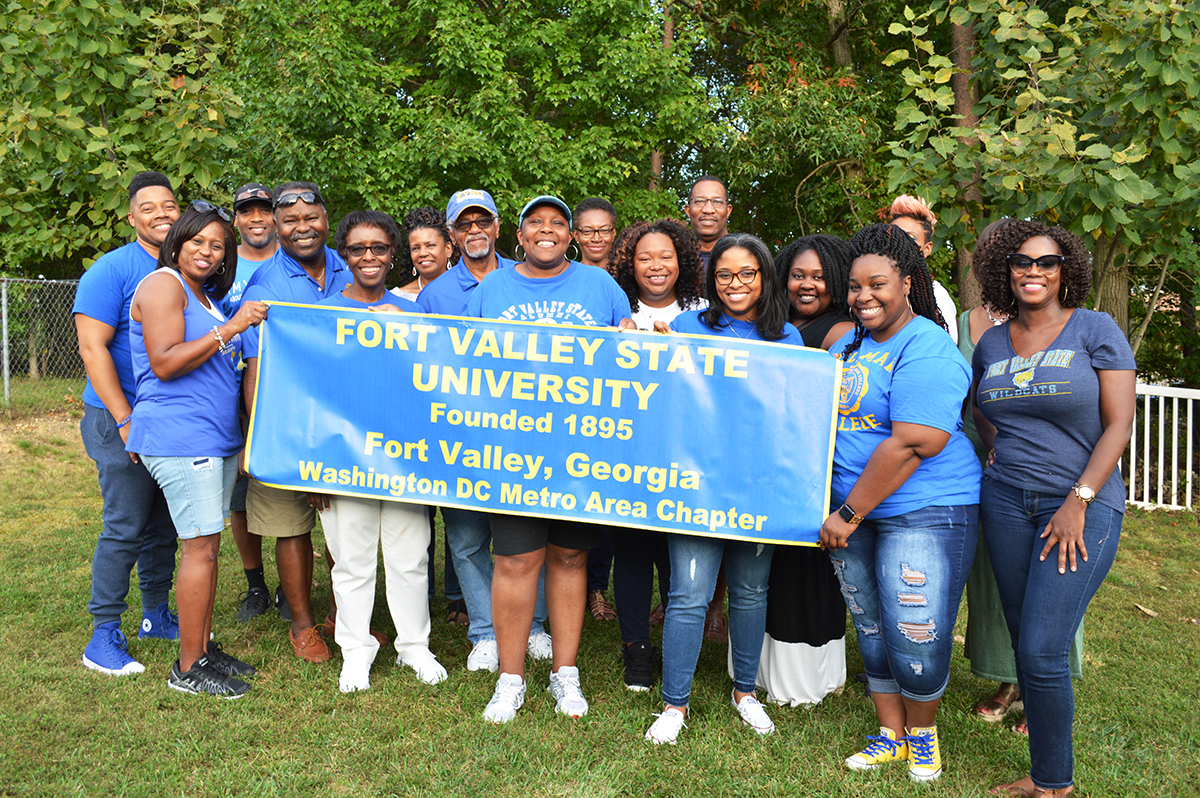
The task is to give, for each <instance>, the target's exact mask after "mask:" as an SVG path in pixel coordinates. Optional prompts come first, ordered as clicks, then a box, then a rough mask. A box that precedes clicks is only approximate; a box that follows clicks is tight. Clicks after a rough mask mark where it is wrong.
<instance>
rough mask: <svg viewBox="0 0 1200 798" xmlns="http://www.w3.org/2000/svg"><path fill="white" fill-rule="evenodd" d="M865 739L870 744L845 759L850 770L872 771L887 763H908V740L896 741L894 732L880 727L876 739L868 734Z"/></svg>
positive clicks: (903, 738) (902, 738)
mask: <svg viewBox="0 0 1200 798" xmlns="http://www.w3.org/2000/svg"><path fill="white" fill-rule="evenodd" d="M867 739H868V740H870V741H871V744H870V745H868V746H867V747H866V748H864V749H863V750H861V751H859V752H858V753H857V754H855V755H854V756H851V757H846V767H848V768H850V769H851V770H874V769H875V768H877V767H880V766H882V765H886V764H888V763H889V762H905V761H908V742H907V739H908V738H905V737H901V738H900V739H899V740H897V739H896V733H895V732H893V731H892V730H891V729H888V728H884V727H882V726H881V727H880V728H879V736H878V737H875V736H873V735H870V734H868V735H867Z"/></svg>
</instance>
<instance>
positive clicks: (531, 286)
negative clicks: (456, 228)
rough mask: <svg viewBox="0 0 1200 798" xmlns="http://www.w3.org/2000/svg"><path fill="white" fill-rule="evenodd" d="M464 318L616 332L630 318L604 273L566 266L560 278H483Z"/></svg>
mask: <svg viewBox="0 0 1200 798" xmlns="http://www.w3.org/2000/svg"><path fill="white" fill-rule="evenodd" d="M439 282H440V281H439ZM434 285H437V282H435V283H434ZM430 287H432V286H430ZM466 315H467V316H472V317H476V318H482V319H502V320H504V321H531V322H536V323H539V324H570V325H575V326H578V327H616V326H617V325H618V324H620V323H621V319H627V318H629V297H627V296H625V292H624V291H622V290H621V287H620V286H619V285H617V281H616V280H614V279H613V278H612V277H611V276H609V274H608V272H606V271H604V270H603V269H597V268H595V267H594V266H583V265H580V264H578V263H570V264H568V266H567V268H566V269H564V270H563V271H562V272H561V273H559V274H557V275H555V276H554V277H546V278H534V277H526V276H524V275H523V274H521V273H520V272H518V271H517V270H516V269H500V270H498V271H494V272H492V273H491V274H489V275H488V276H487V277H485V278H484V279H483V281H482V282H481V283H480V284H479V287H478V288H476V289H475V291H474V292H473V293H472V294H471V298H470V300H469V301H468V303H467V311H466Z"/></svg>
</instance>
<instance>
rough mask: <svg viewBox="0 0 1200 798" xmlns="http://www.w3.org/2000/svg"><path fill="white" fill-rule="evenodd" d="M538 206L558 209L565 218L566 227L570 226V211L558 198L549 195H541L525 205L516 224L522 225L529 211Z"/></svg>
mask: <svg viewBox="0 0 1200 798" xmlns="http://www.w3.org/2000/svg"><path fill="white" fill-rule="evenodd" d="M539 205H553V206H554V207H555V208H558V209H559V210H560V211H562V212H563V216H566V217H567V226H568V227H570V226H571V224H572V222H571V209H570V208H568V207H567V203H565V202H563V201H562V200H560V199H559V198H558V197H552V196H550V195H549V194H543V195H541V196H540V197H534V198H533V199H531V200H530V201H529V202H527V203H525V207H524V208H522V209H521V216H520V217H519V218H518V219H517V224H524V222H525V217H526V216H528V215H529V212H530V211H532V210H533V209H534V208H536V207H537V206H539Z"/></svg>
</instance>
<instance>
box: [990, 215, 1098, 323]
mask: <svg viewBox="0 0 1200 798" xmlns="http://www.w3.org/2000/svg"><path fill="white" fill-rule="evenodd" d="M1039 236H1045V237H1046V238H1049V239H1050V240H1052V241H1053V242H1054V243H1055V244H1057V245H1058V250H1059V252H1061V253H1062V254H1063V257H1064V259H1065V260H1064V261H1063V265H1062V268H1061V269H1060V270H1059V275H1060V277H1059V288H1058V302H1059V304H1060V305H1062V306H1063V307H1064V308H1078V307H1082V306H1083V305H1084V303H1085V302H1087V296H1088V292H1089V291H1091V290H1092V257H1091V255H1089V254H1088V251H1087V247H1085V246H1084V244H1083V242H1082V241H1080V240H1079V239H1078V238H1077V237H1076V236H1074V235H1073V234H1071V233H1070V232H1068V231H1067V230H1065V229H1063V228H1061V227H1047V226H1046V225H1044V224H1042V223H1041V222H1032V221H1026V220H1023V219H1014V220H1011V221H1009V222H1008V223H1007V224H1005V225H1004V226H1003V227H1001V228H1000V229H998V230H996V231H994V232H993V233H992V234H991V235H990V236H987V237H986V239H985V238H984V237H982V236H981V237H980V242H981V243H980V244H979V246H978V250H977V251H976V252H975V259H974V262H973V263H972V264H971V271H973V272H974V273H975V278H976V279H977V280H979V290H980V294H981V295H982V299H983V303H984V304H985V305H987V306H988V307H990V308H992V309H993V310H998V311H1000V312H1002V313H1007V314H1008V315H1010V316H1013V317H1015V316H1016V315H1017V297H1016V296H1015V295H1014V294H1013V290H1012V283H1011V281H1010V274H1009V270H1008V256H1009V255H1010V254H1012V253H1014V252H1016V251H1017V250H1019V249H1020V248H1021V246H1022V245H1023V244H1024V243H1025V242H1026V241H1028V240H1029V239H1031V238H1037V237H1039Z"/></svg>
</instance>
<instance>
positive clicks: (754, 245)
mask: <svg viewBox="0 0 1200 798" xmlns="http://www.w3.org/2000/svg"><path fill="white" fill-rule="evenodd" d="M731 249H744V250H746V252H749V253H750V254H751V255H752V256H754V259H755V260H756V261H758V279H759V280H760V281H761V284H762V291H761V292H760V293H759V295H758V302H757V303H756V304H755V310H756V311H757V313H756V315H755V319H754V326H755V328H756V329H757V330H758V335H759V337H761V338H762V339H763V340H764V341H778V340H779V339H780V338H783V337H784V334H785V331H784V327H785V326H786V325H787V320H788V311H787V305H788V302H787V284H786V283H785V284H784V285H783V287H780V285H779V276H778V272H776V271H775V264H774V263H773V262H772V260H771V250H770V249H768V248H767V245H766V244H765V243H763V240H762V239H761V238H759V237H758V236H753V235H750V234H749V233H730V234H729V235H726V236H723V237H722V238H721V239H720V240H718V241H717V243H716V244H715V245H714V246H713V248H712V252H711V253H709V256H708V270H707V272H706V273H705V275H704V288H705V291H706V293H707V294H708V297H709V300H708V301H709V305H708V309H707V310H703V311H701V312H700V320H701V321H703V322H704V323H705V324H706V325H708V327H709V328H710V329H713V330H716V329H718V328H720V326H721V316H722V315H723V314H724V313H725V304H724V303H723V302H722V301H721V294H720V292H718V291H717V277H716V274H717V266H718V265H720V262H721V256H722V255H724V254H725V253H726V252H728V251H729V250H731Z"/></svg>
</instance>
